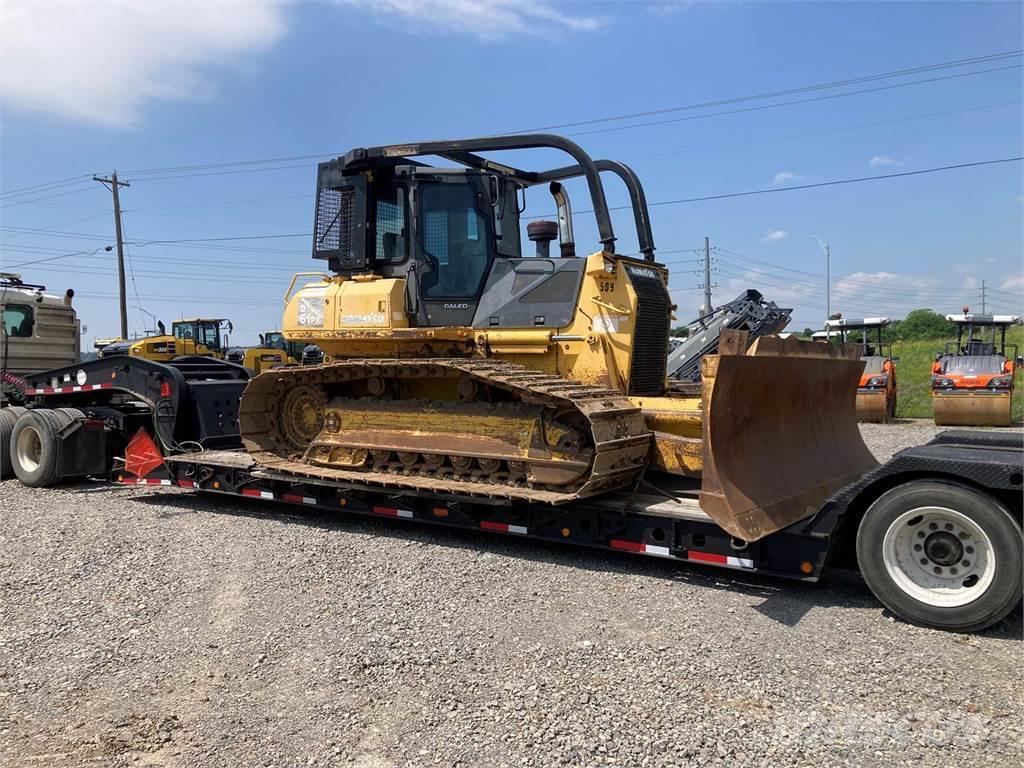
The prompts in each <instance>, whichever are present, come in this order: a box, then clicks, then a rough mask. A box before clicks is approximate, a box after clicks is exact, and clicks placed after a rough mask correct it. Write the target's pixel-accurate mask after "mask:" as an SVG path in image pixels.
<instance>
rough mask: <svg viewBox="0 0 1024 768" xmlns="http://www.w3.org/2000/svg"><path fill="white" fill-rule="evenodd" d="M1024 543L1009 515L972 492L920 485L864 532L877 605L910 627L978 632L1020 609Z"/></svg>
mask: <svg viewBox="0 0 1024 768" xmlns="http://www.w3.org/2000/svg"><path fill="white" fill-rule="evenodd" d="M1022 551H1024V537H1022V535H1021V529H1020V526H1019V525H1018V524H1017V523H1016V522H1015V521H1014V519H1013V517H1012V516H1011V515H1010V513H1009V511H1008V510H1007V509H1006V508H1005V507H1004V506H1003V505H1002V504H1000V503H999V502H998V501H997V500H996V499H994V498H993V497H991V496H988V495H986V494H983V493H979V492H978V491H975V490H973V489H971V488H968V487H966V486H963V485H959V484H956V483H951V482H942V481H937V480H915V481H913V482H909V483H906V484H904V485H901V486H898V487H896V488H893V489H892V490H890V491H888V492H887V493H885V494H883V495H882V496H880V497H879V498H878V499H877V500H876V501H875V503H874V504H872V505H871V507H870V508H869V509H868V511H867V512H866V513H865V515H864V518H863V519H862V520H861V523H860V528H859V529H858V530H857V562H858V563H859V565H860V570H861V573H862V574H863V575H864V580H865V581H867V583H868V586H869V587H870V588H871V591H872V592H873V593H874V594H875V597H877V598H878V599H879V601H881V603H882V604H883V605H885V606H886V607H887V608H888V609H889V610H891V611H892V612H893V613H895V614H896V615H898V616H900V617H901V618H903V619H906V620H907V621H910V622H912V623H914V624H921V625H923V626H927V627H934V628H936V629H946V630H954V631H957V632H977V631H980V630H982V629H985V627H988V626H991V625H992V624H995V623H996V622H998V621H999V620H1001V619H1002V618H1004V617H1005V616H1006V615H1007V614H1008V613H1009V612H1010V611H1011V610H1012V609H1013V608H1014V606H1015V605H1016V604H1017V603H1018V602H1019V601H1020V599H1021V587H1022V580H1024V578H1022V569H1024V554H1022Z"/></svg>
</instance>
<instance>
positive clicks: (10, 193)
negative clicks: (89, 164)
mask: <svg viewBox="0 0 1024 768" xmlns="http://www.w3.org/2000/svg"><path fill="white" fill-rule="evenodd" d="M89 176H91V174H84V173H80V174H78V175H77V176H69V177H67V178H66V179H57V180H56V181H46V182H43V183H42V184H32V185H31V186H28V187H19V188H18V189H8V190H5V191H3V192H0V199H5V198H12V197H21V196H22V195H26V194H32V193H39V192H43V191H50V190H53V189H57V188H58V187H64V186H70V185H72V184H74V183H79V182H82V181H86V180H88V179H89Z"/></svg>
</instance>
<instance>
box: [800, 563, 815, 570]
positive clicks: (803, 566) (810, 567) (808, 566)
mask: <svg viewBox="0 0 1024 768" xmlns="http://www.w3.org/2000/svg"><path fill="white" fill-rule="evenodd" d="M800 570H801V571H803V572H804V573H810V572H811V571H813V570H814V566H813V565H811V564H810V563H809V562H807V561H806V560H804V561H803V562H802V563H800Z"/></svg>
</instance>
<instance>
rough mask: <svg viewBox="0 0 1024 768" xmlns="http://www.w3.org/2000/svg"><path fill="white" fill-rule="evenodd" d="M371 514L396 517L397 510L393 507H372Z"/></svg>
mask: <svg viewBox="0 0 1024 768" xmlns="http://www.w3.org/2000/svg"><path fill="white" fill-rule="evenodd" d="M373 514H375V515H386V516H387V517H398V510H397V509H395V508H394V507H374V508H373Z"/></svg>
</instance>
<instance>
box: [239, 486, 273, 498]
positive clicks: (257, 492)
mask: <svg viewBox="0 0 1024 768" xmlns="http://www.w3.org/2000/svg"><path fill="white" fill-rule="evenodd" d="M242 495H243V496H252V497H253V498H256V499H272V498H274V494H272V493H271V492H270V491H264V490H261V489H259V488H243V489H242Z"/></svg>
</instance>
